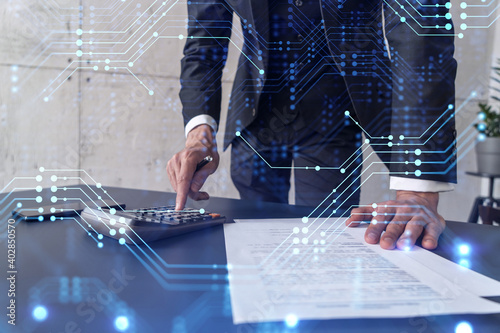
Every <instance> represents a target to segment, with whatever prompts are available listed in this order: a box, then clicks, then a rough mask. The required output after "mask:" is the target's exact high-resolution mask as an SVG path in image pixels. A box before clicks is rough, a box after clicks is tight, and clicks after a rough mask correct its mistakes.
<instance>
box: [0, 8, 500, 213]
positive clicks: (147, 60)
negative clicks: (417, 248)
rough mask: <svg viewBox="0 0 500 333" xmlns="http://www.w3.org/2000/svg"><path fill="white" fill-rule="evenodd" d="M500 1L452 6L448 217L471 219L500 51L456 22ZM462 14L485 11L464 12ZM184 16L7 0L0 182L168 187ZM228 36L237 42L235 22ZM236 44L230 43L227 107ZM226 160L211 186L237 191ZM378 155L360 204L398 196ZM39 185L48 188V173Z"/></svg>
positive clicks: (213, 190) (0, 40)
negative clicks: (453, 113)
mask: <svg viewBox="0 0 500 333" xmlns="http://www.w3.org/2000/svg"><path fill="white" fill-rule="evenodd" d="M493 9H494V8H493V7H492V6H491V7H489V6H488V5H487V4H484V5H483V7H481V6H479V7H474V8H468V9H464V8H461V7H460V6H459V5H458V3H457V4H456V5H455V4H453V7H452V14H453V17H454V19H455V24H456V26H457V32H458V31H462V32H463V34H464V36H463V38H457V39H456V58H457V60H458V62H459V74H458V78H457V126H458V130H459V165H458V166H459V184H458V185H457V187H456V190H455V191H454V192H451V193H446V194H444V195H443V196H442V201H441V207H440V209H441V212H442V213H443V215H444V217H445V218H447V219H452V220H462V221H463V220H466V218H467V215H468V212H469V210H470V205H471V204H472V200H473V198H474V197H475V196H476V195H477V194H478V193H479V192H480V191H481V181H480V180H479V179H474V178H471V177H469V176H466V175H465V171H468V170H474V169H475V167H476V165H475V155H474V140H475V136H476V133H475V132H474V129H473V128H472V127H471V126H472V123H473V122H474V121H475V118H476V111H477V107H476V105H477V103H478V101H484V100H487V98H488V85H489V74H490V64H491V60H492V54H493V48H494V47H495V48H496V51H495V52H496V54H497V56H498V55H500V50H499V46H498V44H497V45H496V46H495V41H498V40H500V28H498V27H497V29H496V30H497V31H496V32H495V29H494V26H492V27H490V28H476V29H473V28H469V29H465V30H463V29H462V30H461V28H460V25H461V24H462V23H464V22H467V23H468V24H469V25H470V26H472V25H483V26H487V25H488V24H489V23H491V22H493V19H494V18H495V17H496V16H498V15H499V14H498V12H497V13H495V12H493ZM463 12H467V13H468V15H469V16H484V17H483V18H480V19H475V21H473V22H469V20H470V18H463V15H461V14H462V13H463ZM163 14H164V15H163ZM488 15H489V16H488ZM185 24H186V4H185V3H183V2H179V1H166V2H163V3H162V2H158V1H131V2H123V1H96V0H84V1H78V0H59V1H53V2H45V1H35V0H23V1H16V2H13V1H3V2H1V3H0V29H1V31H2V34H1V35H0V50H1V52H0V75H1V77H2V78H4V82H3V84H2V85H1V87H0V147H1V157H2V158H0V188H1V189H3V190H4V191H6V190H12V189H13V188H12V186H13V185H11V181H12V180H13V179H14V178H16V177H17V178H19V177H24V176H34V175H36V174H38V169H39V168H40V167H44V168H45V169H59V170H61V169H62V170H76V171H64V172H67V173H68V176H69V178H68V179H67V183H68V184H74V183H76V182H87V183H94V182H100V183H102V184H104V185H108V186H123V187H132V188H143V189H152V190H161V191H172V187H171V185H170V184H169V181H168V177H167V175H166V172H165V166H166V163H167V161H168V159H169V158H170V157H171V156H172V155H173V154H174V153H175V152H177V151H178V150H179V149H181V147H182V146H183V144H184V134H183V123H182V116H181V105H180V102H179V99H178V91H179V70H180V69H179V63H180V59H181V57H182V47H183V44H184V41H183V40H182V39H180V38H179V35H183V34H185ZM235 26H239V23H238V19H237V18H235ZM497 26H500V25H499V24H498V22H497ZM79 29H81V35H80V31H79ZM154 33H158V35H157V36H156V37H159V38H156V37H155V36H154ZM152 38H156V41H155V42H154V43H153V42H152ZM79 40H81V42H80V41H79ZM232 41H233V42H234V43H235V44H236V45H241V44H242V39H241V32H240V31H239V29H236V30H235V31H234V32H233V36H232ZM145 45H146V47H145ZM80 52H81V54H80ZM238 52H239V51H238V50H237V48H236V47H234V45H232V46H231V48H230V56H229V60H230V61H229V63H228V65H227V66H226V69H225V73H224V80H223V81H224V84H223V85H224V87H223V88H224V89H223V107H222V109H223V112H225V110H226V108H227V101H228V96H229V91H230V87H231V83H232V78H233V76H234V72H235V69H236V59H237V57H238ZM223 119H224V117H223ZM223 121H224V120H223ZM223 126H224V124H222V126H221V127H222V128H223ZM221 161H222V162H221V165H220V168H219V170H218V171H217V173H216V174H215V175H214V176H212V177H211V178H210V179H209V180H208V181H207V183H206V185H205V188H206V190H207V191H208V192H209V193H210V194H211V195H213V196H222V197H231V198H237V197H238V194H237V191H236V190H235V188H234V186H233V185H232V183H231V180H230V175H229V151H227V152H224V153H223V154H222V160H221ZM376 161H377V160H376V159H373V158H370V159H369V160H367V161H366V163H365V170H366V172H365V173H364V179H363V181H364V182H365V183H364V187H363V190H362V202H363V203H371V202H374V201H380V200H385V199H389V198H391V197H392V196H393V195H394V194H393V193H391V191H389V190H388V176H387V175H385V174H383V173H384V172H385V171H384V169H383V168H382V167H381V166H380V165H378V164H375V165H373V164H372V162H376ZM368 165H370V167H369V168H368V169H367V168H366V166H368ZM379 172H380V173H381V174H379ZM41 183H42V185H45V186H50V181H49V179H48V177H45V178H44V180H43V181H42V182H41ZM193 205H194V204H193Z"/></svg>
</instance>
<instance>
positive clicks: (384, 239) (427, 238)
mask: <svg viewBox="0 0 500 333" xmlns="http://www.w3.org/2000/svg"><path fill="white" fill-rule="evenodd" d="M438 202H439V193H435V192H413V191H397V195H396V200H391V201H386V202H381V203H377V204H374V205H372V206H371V207H359V208H355V209H353V210H352V212H351V216H350V217H349V219H348V220H347V221H346V224H347V225H348V226H351V227H356V226H358V225H359V223H360V222H361V221H370V225H369V226H368V228H367V230H366V232H365V241H366V242H367V243H370V244H377V243H379V242H380V246H381V247H382V248H384V249H388V250H392V249H394V248H398V249H401V250H407V249H410V248H412V247H413V245H415V242H416V240H417V239H418V238H419V237H420V235H421V234H422V233H423V239H422V246H423V247H424V248H426V249H429V250H432V249H435V248H436V247H437V245H438V239H439V235H441V233H442V232H443V231H444V228H445V226H446V223H445V220H444V219H443V217H442V216H441V215H439V214H438V212H437V206H438ZM384 231H385V232H384Z"/></svg>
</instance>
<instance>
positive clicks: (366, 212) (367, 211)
mask: <svg viewBox="0 0 500 333" xmlns="http://www.w3.org/2000/svg"><path fill="white" fill-rule="evenodd" d="M372 211H373V209H372V208H368V207H359V208H354V209H353V210H351V216H349V218H348V219H347V220H346V221H345V224H346V226H348V227H357V226H358V225H359V224H360V223H359V222H363V221H370V220H371V218H372Z"/></svg>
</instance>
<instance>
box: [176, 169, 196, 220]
mask: <svg viewBox="0 0 500 333" xmlns="http://www.w3.org/2000/svg"><path fill="white" fill-rule="evenodd" d="M194 169H195V167H194V166H193V165H190V164H189V163H183V164H182V166H181V169H180V173H179V174H177V175H176V176H177V177H176V179H177V196H176V198H175V209H176V210H182V209H183V208H184V206H185V205H186V201H187V197H188V194H189V189H190V187H191V180H192V179H193V173H194Z"/></svg>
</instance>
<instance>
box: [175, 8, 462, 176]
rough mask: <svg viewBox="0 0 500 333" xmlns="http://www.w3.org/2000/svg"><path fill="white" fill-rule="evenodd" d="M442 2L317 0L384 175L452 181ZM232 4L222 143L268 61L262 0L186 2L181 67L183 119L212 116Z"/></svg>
mask: <svg viewBox="0 0 500 333" xmlns="http://www.w3.org/2000/svg"><path fill="white" fill-rule="evenodd" d="M318 1H320V0H318ZM447 2H448V1H447V0H438V1H426V0H419V1H416V0H409V1H397V2H396V1H393V0H387V1H373V0H365V1H363V0H345V1H332V0H323V1H321V8H322V15H323V19H324V26H325V27H324V29H325V34H326V37H327V39H328V47H329V50H330V53H331V56H332V59H333V60H334V61H335V63H336V65H337V67H338V70H339V71H340V73H341V75H342V76H343V78H344V81H345V84H346V88H347V90H348V92H349V95H350V97H351V100H352V103H353V110H349V111H350V114H351V116H353V117H354V118H355V119H356V121H358V122H359V125H360V127H362V129H363V131H364V132H365V134H366V135H367V137H368V138H369V139H370V142H371V144H372V146H373V148H374V149H375V151H376V152H377V153H378V155H379V156H380V157H381V159H382V160H383V161H384V163H386V165H387V167H388V168H389V170H390V172H391V175H396V176H401V177H410V178H421V179H428V180H437V181H444V182H456V159H455V123H454V106H453V105H454V99H455V96H454V94H455V85H454V81H455V75H456V66H457V65H456V61H455V60H454V58H453V52H454V37H453V34H454V30H453V24H452V21H451V19H450V17H449V16H448V8H447V5H446V3H447ZM436 4H438V5H439V6H438V7H436ZM291 6H293V4H292V5H291ZM233 13H236V14H237V15H239V17H240V19H241V24H242V28H243V36H244V45H243V50H242V54H241V56H240V60H239V64H238V70H237V73H236V77H235V81H234V85H233V90H232V93H231V101H230V106H229V110H228V118H227V125H226V132H225V139H224V148H226V147H227V146H228V145H229V144H230V143H231V142H232V140H233V139H234V138H235V132H236V131H238V130H241V129H243V128H245V127H246V126H248V125H249V124H250V123H251V122H252V121H253V120H254V119H255V117H256V116H257V112H256V111H257V106H258V103H259V98H260V95H261V93H262V88H263V85H264V82H265V79H266V68H267V66H268V45H267V41H268V40H269V38H268V35H269V15H268V5H267V1H265V0H226V1H223V0H212V1H199V2H195V1H191V2H189V3H188V15H189V24H188V36H187V39H186V44H185V49H184V55H185V56H184V58H183V59H182V69H181V91H180V98H181V101H182V104H183V115H184V120H185V123H187V122H188V121H189V120H190V119H191V118H193V117H194V116H196V115H199V114H209V115H211V116H212V117H213V118H215V119H216V121H217V122H219V120H220V107H221V77H222V70H223V67H224V65H225V62H226V58H227V51H228V45H229V42H230V37H231V26H232V17H233ZM436 15H437V16H436ZM311 116H312V117H317V116H320V115H311ZM391 135H392V136H391Z"/></svg>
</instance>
